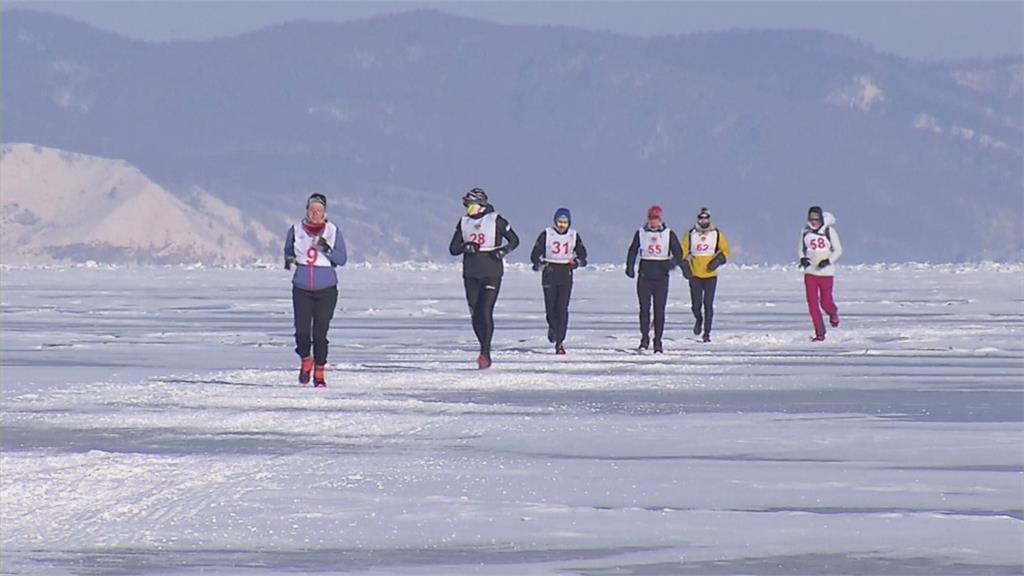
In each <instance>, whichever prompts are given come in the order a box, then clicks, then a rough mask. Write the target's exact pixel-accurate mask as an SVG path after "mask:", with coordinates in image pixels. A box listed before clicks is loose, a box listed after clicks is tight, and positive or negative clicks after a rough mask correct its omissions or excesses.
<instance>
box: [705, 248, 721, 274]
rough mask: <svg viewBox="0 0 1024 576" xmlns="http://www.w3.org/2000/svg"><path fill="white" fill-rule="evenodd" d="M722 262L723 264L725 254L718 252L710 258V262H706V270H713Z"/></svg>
mask: <svg viewBox="0 0 1024 576" xmlns="http://www.w3.org/2000/svg"><path fill="white" fill-rule="evenodd" d="M722 264H725V254H722V253H721V252H719V253H718V254H715V257H714V258H712V259H711V261H710V262H708V271H709V272H714V271H715V270H717V269H718V267H719V266H721V265H722Z"/></svg>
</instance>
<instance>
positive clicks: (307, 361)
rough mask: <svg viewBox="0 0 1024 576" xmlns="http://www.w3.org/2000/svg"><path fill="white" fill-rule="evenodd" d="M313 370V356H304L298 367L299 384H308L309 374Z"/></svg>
mask: <svg viewBox="0 0 1024 576" xmlns="http://www.w3.org/2000/svg"><path fill="white" fill-rule="evenodd" d="M312 372H313V357H312V356H306V357H305V358H303V359H302V365H301V366H300V367H299V384H303V385H305V384H309V376H310V374H311V373H312Z"/></svg>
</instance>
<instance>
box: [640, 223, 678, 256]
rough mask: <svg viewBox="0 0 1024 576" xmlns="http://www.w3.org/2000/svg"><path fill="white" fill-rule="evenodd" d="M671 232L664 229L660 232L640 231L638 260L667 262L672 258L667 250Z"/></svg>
mask: <svg viewBox="0 0 1024 576" xmlns="http://www.w3.org/2000/svg"><path fill="white" fill-rule="evenodd" d="M671 234H672V232H671V231H670V230H669V229H668V228H667V227H666V228H665V229H664V230H662V231H661V232H651V231H650V230H644V229H643V228H641V229H640V259H641V260H668V259H670V258H671V257H672V255H671V253H670V250H669V238H671Z"/></svg>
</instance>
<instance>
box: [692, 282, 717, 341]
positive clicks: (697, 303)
mask: <svg viewBox="0 0 1024 576" xmlns="http://www.w3.org/2000/svg"><path fill="white" fill-rule="evenodd" d="M717 286H718V277H717V276H716V277H712V278H697V277H696V276H695V277H693V278H690V309H691V310H693V317H694V318H696V319H697V320H703V322H704V334H711V319H712V318H714V316H715V288H716V287H717ZM702 305H703V307H704V312H703V313H701V306H702Z"/></svg>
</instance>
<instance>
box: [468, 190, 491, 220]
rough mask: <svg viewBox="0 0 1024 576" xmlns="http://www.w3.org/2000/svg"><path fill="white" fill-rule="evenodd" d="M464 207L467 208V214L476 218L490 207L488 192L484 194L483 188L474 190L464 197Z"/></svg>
mask: <svg viewBox="0 0 1024 576" xmlns="http://www.w3.org/2000/svg"><path fill="white" fill-rule="evenodd" d="M462 205H463V206H465V207H466V214H468V215H470V216H476V215H477V214H479V213H481V212H483V211H484V210H485V209H486V208H487V206H488V205H489V204H488V202H487V192H484V191H483V188H473V189H472V190H470V191H469V192H466V195H465V196H463V197H462Z"/></svg>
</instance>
